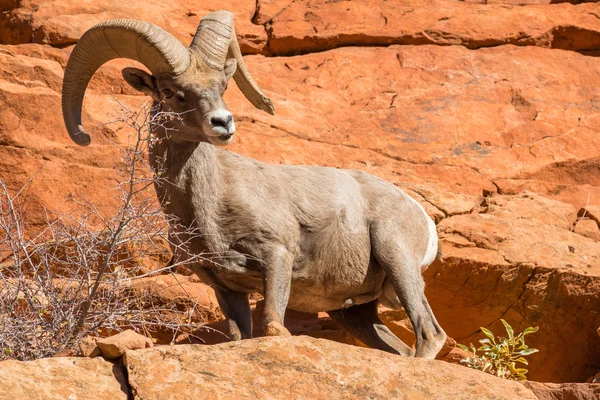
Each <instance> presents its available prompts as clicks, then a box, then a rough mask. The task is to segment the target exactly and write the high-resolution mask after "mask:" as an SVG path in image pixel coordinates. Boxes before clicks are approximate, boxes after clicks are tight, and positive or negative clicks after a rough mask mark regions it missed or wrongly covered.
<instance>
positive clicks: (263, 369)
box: [124, 336, 537, 400]
mask: <svg viewBox="0 0 600 400" xmlns="http://www.w3.org/2000/svg"><path fill="white" fill-rule="evenodd" d="M124 362H125V365H126V367H127V372H128V377H129V384H130V385H131V388H132V391H133V393H134V394H135V396H136V397H137V398H144V399H160V398H163V397H164V393H169V396H170V397H171V398H172V399H184V398H206V399H217V398H264V399H280V398H303V399H331V398H336V399H364V398H381V399H392V398H406V399H436V400H438V399H455V398H457V393H460V398H462V399H478V400H479V399H488V398H495V399H511V400H513V399H531V400H536V399H537V398H536V397H535V395H534V394H533V393H532V392H531V391H530V390H529V389H526V388H525V387H524V386H523V385H521V384H520V383H517V382H514V381H508V380H503V379H500V378H496V377H493V376H491V375H489V374H485V373H483V372H480V371H475V370H472V369H468V368H465V367H461V366H458V365H453V364H448V363H444V362H440V361H434V360H423V359H418V358H407V357H400V356H396V355H393V354H389V353H385V352H381V351H378V350H373V349H365V348H359V347H354V346H347V345H343V344H339V343H335V342H332V341H328V340H320V339H313V338H309V337H302V336H300V337H292V338H290V337H270V338H261V339H255V340H243V341H241V342H235V343H224V344H220V345H215V346H197V345H181V346H171V347H167V346H160V347H155V348H154V349H150V350H139V351H128V352H127V353H126V355H125V358H124Z"/></svg>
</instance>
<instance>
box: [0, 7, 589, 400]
mask: <svg viewBox="0 0 600 400" xmlns="http://www.w3.org/2000/svg"><path fill="white" fill-rule="evenodd" d="M484 3H488V2H484V1H465V2H463V1H451V0H447V1H445V0H437V1H434V2H431V1H421V0H408V1H369V2H348V1H280V0H274V1H262V0H261V1H258V2H254V1H242V0H236V1H233V0H225V1H219V2H216V1H214V2H203V3H202V5H199V4H196V2H189V1H185V0H176V1H170V2H156V1H153V0H150V1H147V2H144V5H143V6H141V5H135V6H134V5H127V4H124V2H116V1H108V2H103V3H102V4H101V5H100V4H99V3H98V4H96V3H94V2H87V3H85V2H84V3H81V2H76V1H74V0H55V1H43V2H42V1H20V2H17V1H15V2H11V1H5V2H1V3H0V7H2V10H3V13H2V14H1V16H0V42H2V43H3V45H1V46H0V63H1V64H2V65H3V68H2V71H0V179H1V180H2V181H3V182H5V183H6V184H7V185H8V187H9V188H10V189H12V190H16V189H18V188H20V187H21V186H22V185H23V184H24V183H25V182H26V181H27V180H28V179H29V178H30V177H32V176H33V175H36V174H37V175H36V178H35V180H34V182H33V183H32V185H31V187H30V189H29V195H30V202H29V206H28V208H27V218H28V222H29V223H30V224H31V225H33V226H35V225H40V224H43V223H44V221H45V218H46V211H45V209H49V210H50V211H52V212H68V211H69V210H71V209H72V207H73V203H72V200H71V199H72V198H81V197H85V198H87V199H89V200H90V201H92V202H94V203H95V204H96V205H97V206H98V208H99V209H100V210H101V211H102V212H105V213H110V212H111V211H113V208H114V199H113V196H114V193H115V191H114V186H115V181H116V180H117V179H118V175H117V173H116V172H115V169H114V165H115V164H116V163H118V162H119V159H120V154H119V152H118V151H117V150H116V148H115V147H114V146H113V145H112V144H111V142H113V141H117V142H121V143H124V142H126V141H127V137H128V134H129V133H130V131H128V129H127V128H124V127H122V126H120V125H118V124H108V125H102V124H104V123H106V122H108V121H112V120H114V119H115V109H116V108H117V107H116V105H115V104H116V103H115V101H114V99H117V100H118V101H119V102H121V103H122V104H125V105H127V106H129V107H131V108H132V109H138V108H139V107H141V106H142V105H143V104H145V103H146V102H147V101H148V100H147V98H144V97H142V96H139V95H137V94H136V93H135V92H134V91H133V90H132V89H131V88H129V87H128V86H127V85H126V84H125V83H124V81H122V79H121V78H120V68H123V67H125V66H132V63H131V62H129V61H126V60H118V61H113V62H111V63H109V64H107V65H106V66H104V67H103V68H102V69H101V70H100V71H99V73H98V74H97V75H96V76H95V77H94V78H93V80H92V82H91V85H90V89H89V90H88V93H87V95H86V100H85V102H84V125H86V126H88V127H95V128H93V129H92V130H91V132H92V134H93V138H94V139H93V143H92V145H91V146H89V147H87V148H85V149H82V148H78V147H77V146H76V145H75V144H73V143H72V142H70V140H69V138H68V136H67V134H66V132H65V129H64V126H63V123H62V116H61V110H60V90H61V84H62V74H63V69H64V66H65V64H66V60H67V58H68V55H69V53H70V50H71V48H72V47H71V45H72V44H73V43H75V41H76V40H77V38H78V37H79V36H80V35H81V34H82V33H83V32H84V31H85V30H86V29H88V28H89V27H90V26H92V25H93V24H95V23H97V22H99V21H103V20H106V19H110V18H124V17H131V16H135V17H137V18H141V19H145V20H148V21H150V22H153V23H156V24H158V25H160V26H162V27H163V28H165V29H166V30H168V31H170V32H171V33H173V34H174V35H175V36H176V37H177V38H178V39H180V40H181V41H182V42H184V43H185V44H187V43H189V41H190V40H191V38H192V35H193V33H194V32H195V29H196V26H197V24H198V21H199V19H200V18H201V17H202V16H203V15H204V14H206V13H207V12H210V11H213V10H216V9H221V8H225V9H230V10H232V11H234V13H235V15H236V29H237V33H238V36H239V37H240V42H241V44H242V50H243V51H244V52H245V53H246V54H250V55H249V56H247V57H246V62H247V64H248V68H249V70H250V71H251V73H252V75H253V76H254V78H255V79H256V81H257V82H258V83H259V85H260V86H261V88H263V90H264V91H265V92H266V94H267V95H268V96H269V97H271V98H272V99H273V101H274V103H275V107H276V115H275V116H269V115H266V114H264V113H261V112H260V111H257V110H255V109H253V108H252V106H251V105H250V104H249V103H248V102H247V101H246V100H245V99H244V98H243V96H242V94H241V93H240V92H239V91H238V89H237V88H235V87H234V86H235V85H230V89H229V90H228V92H227V94H226V96H225V101H226V103H227V104H228V106H229V109H230V110H231V111H232V112H233V113H234V116H235V118H236V124H237V127H238V130H237V133H236V139H235V140H234V143H233V144H232V145H231V147H230V148H231V150H233V151H235V152H238V153H240V154H243V155H246V156H249V157H253V158H256V159H259V160H262V161H266V162H270V163H279V164H309V165H327V166H332V167H339V168H352V169H361V170H365V171H368V172H371V173H373V174H375V175H378V176H380V177H382V178H384V179H386V180H388V181H390V182H392V183H394V184H396V185H397V186H399V187H401V188H403V189H405V190H406V191H407V192H408V193H409V194H411V195H412V196H413V197H415V199H417V200H418V201H419V202H421V203H422V204H423V206H424V207H425V208H426V210H427V211H428V212H429V213H430V215H431V216H432V217H433V218H434V219H435V220H436V222H437V224H438V232H439V234H440V237H441V241H442V247H443V251H444V255H445V258H444V261H443V262H442V263H440V264H434V265H433V266H431V267H430V268H429V269H428V270H427V271H426V273H425V277H426V282H427V296H428V299H429V301H430V303H431V305H432V308H433V310H434V312H435V314H436V316H437V318H438V320H439V321H440V324H441V325H442V327H444V329H445V330H446V331H447V333H448V334H449V335H450V336H451V337H453V338H455V339H456V340H457V341H458V342H462V343H468V342H475V343H476V340H477V339H479V338H481V337H480V335H479V333H478V329H479V327H480V326H486V327H488V328H489V329H491V330H493V331H495V332H498V333H500V332H501V331H502V329H501V324H500V323H499V322H498V320H499V318H504V319H506V320H507V321H509V323H511V324H512V325H513V327H514V328H515V329H516V330H522V329H524V328H525V327H528V326H539V327H540V330H539V332H538V333H537V334H536V335H532V336H531V339H530V342H531V346H532V347H536V348H539V349H540V350H541V351H540V353H538V354H535V355H533V356H532V357H531V365H530V374H529V377H530V378H531V379H533V380H540V381H550V382H582V381H585V380H586V379H587V378H589V377H591V376H593V375H594V374H595V373H597V372H598V370H600V337H599V336H598V334H597V333H596V330H597V329H598V327H599V326H600V314H599V310H600V242H599V239H600V228H599V227H600V208H599V201H600V135H598V132H599V131H600V110H599V106H598V105H599V104H600V92H598V90H597V87H598V85H599V84H600V58H598V57H597V55H598V54H600V7H598V5H597V4H595V3H585V2H581V4H571V3H568V2H567V3H560V4H546V3H550V1H544V0H531V1H526V0H525V1H518V2H517V1H511V0H506V1H494V2H489V3H493V4H484ZM573 3H580V2H578V1H573ZM518 4H519V5H518ZM513 398H514V397H513Z"/></svg>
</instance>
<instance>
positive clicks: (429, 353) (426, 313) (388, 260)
mask: <svg viewBox="0 0 600 400" xmlns="http://www.w3.org/2000/svg"><path fill="white" fill-rule="evenodd" d="M390 236H391V235H389V236H388V235H381V236H379V237H378V236H374V237H373V239H374V240H373V253H374V255H375V257H376V258H377V260H378V261H379V263H380V264H381V266H382V267H383V268H384V270H385V273H386V275H387V277H388V279H390V280H391V282H392V285H393V287H394V290H395V292H396V294H397V295H398V299H399V300H400V302H401V303H402V306H403V307H404V311H406V314H407V315H408V317H409V318H410V322H411V323H412V325H413V328H414V330H415V336H416V346H415V347H416V351H415V356H416V357H423V358H435V356H436V355H437V353H438V352H439V351H440V350H441V348H442V346H443V345H444V342H445V341H446V333H445V332H444V331H443V330H442V328H441V327H440V325H439V324H438V322H437V320H436V319H435V316H434V315H433V312H432V311H431V307H430V306H429V302H428V301H427V299H426V298H425V282H424V281H423V276H422V275H421V265H420V262H419V261H417V260H415V259H414V258H415V257H414V256H413V255H412V254H409V252H408V251H407V250H406V249H405V248H403V245H402V244H401V243H400V242H399V241H398V240H397V239H393V238H390Z"/></svg>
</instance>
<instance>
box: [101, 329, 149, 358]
mask: <svg viewBox="0 0 600 400" xmlns="http://www.w3.org/2000/svg"><path fill="white" fill-rule="evenodd" d="M96 343H97V344H98V347H99V348H100V351H101V352H102V357H104V358H107V359H115V358H119V357H121V356H122V355H123V354H124V353H125V351H127V350H136V349H145V348H148V347H152V346H153V344H152V340H151V339H150V338H147V337H146V336H142V335H140V334H139V333H136V332H134V331H132V330H131V329H128V330H126V331H123V332H121V333H118V334H116V335H114V336H110V337H107V338H102V339H98V340H96Z"/></svg>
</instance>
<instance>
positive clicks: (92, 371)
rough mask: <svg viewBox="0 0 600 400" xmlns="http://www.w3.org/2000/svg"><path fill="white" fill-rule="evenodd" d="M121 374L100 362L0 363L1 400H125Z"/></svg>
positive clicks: (123, 377)
mask: <svg viewBox="0 0 600 400" xmlns="http://www.w3.org/2000/svg"><path fill="white" fill-rule="evenodd" d="M124 372H125V371H124V369H123V367H121V366H117V365H113V364H112V363H110V362H107V361H104V360H103V359H101V358H94V359H90V358H66V357H60V358H45V359H41V360H36V361H27V362H22V361H2V362H0V399H6V400H8V399H44V400H53V399H56V400H64V399H89V400H106V399H115V400H119V399H123V400H127V398H128V396H127V394H128V389H127V380H126V378H125V375H124Z"/></svg>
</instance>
